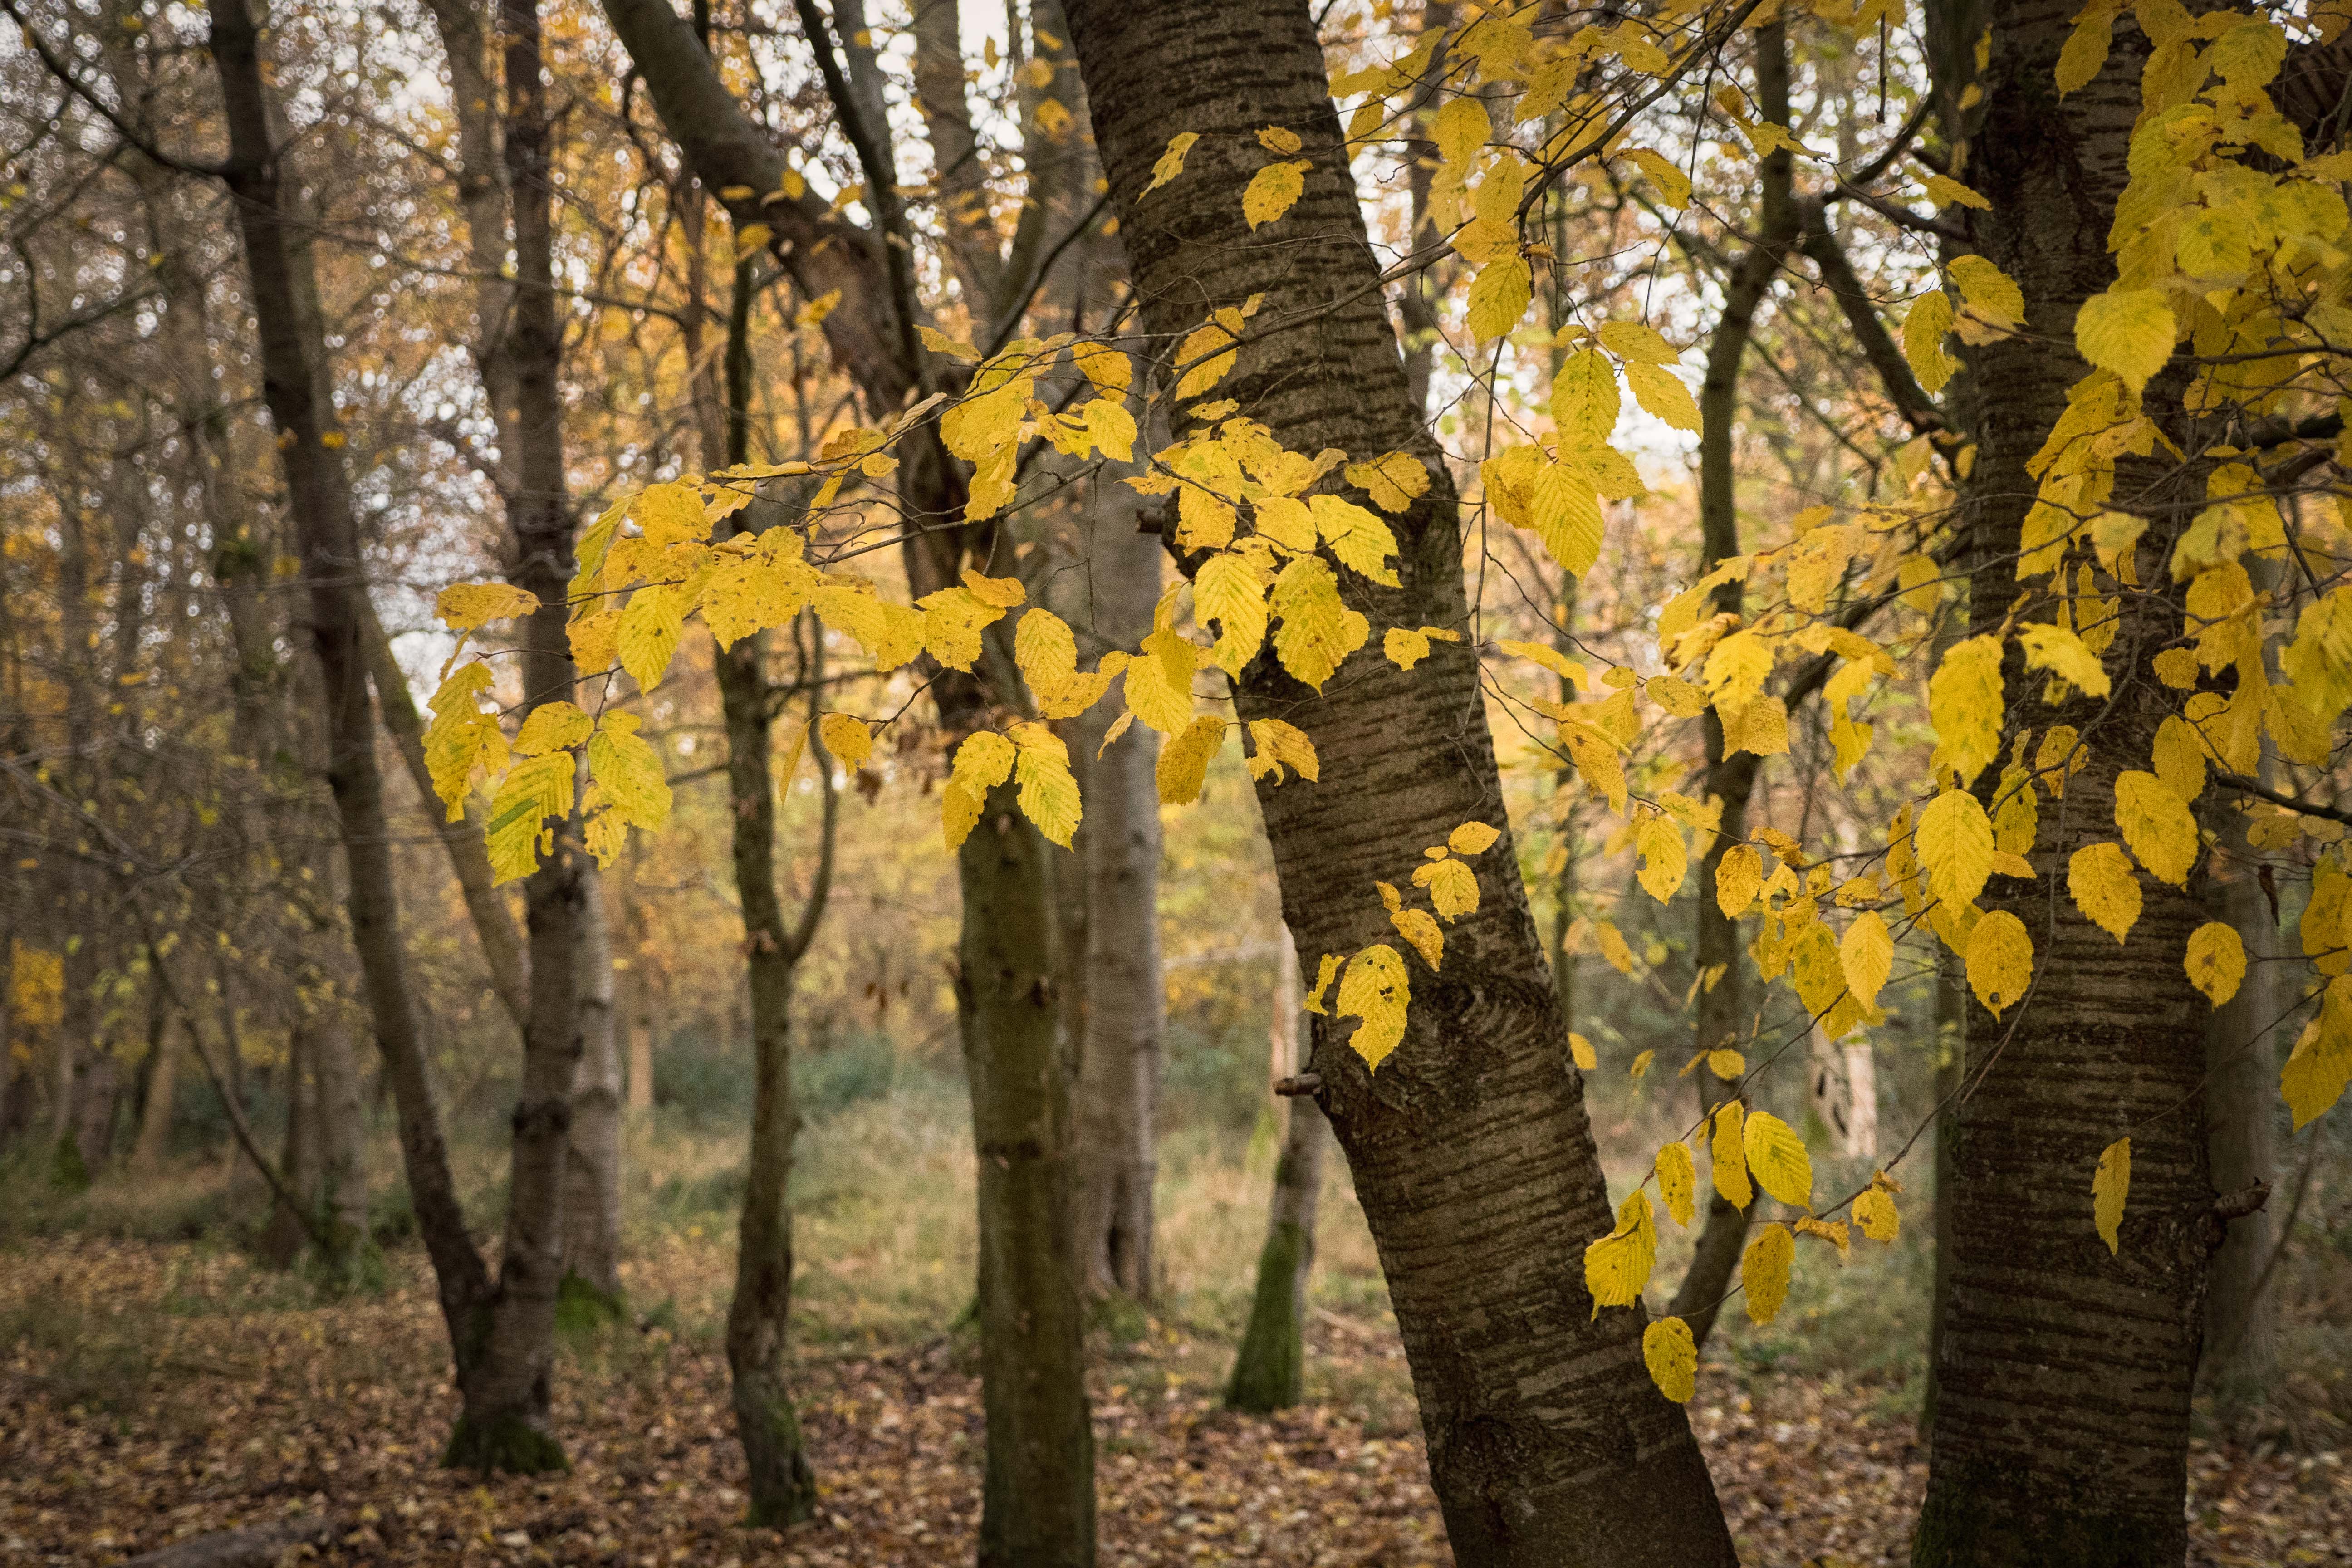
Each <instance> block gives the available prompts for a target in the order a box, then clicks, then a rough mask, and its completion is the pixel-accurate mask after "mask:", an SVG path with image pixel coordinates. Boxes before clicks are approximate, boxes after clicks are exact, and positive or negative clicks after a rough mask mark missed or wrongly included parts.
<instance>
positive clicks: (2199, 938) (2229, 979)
mask: <svg viewBox="0 0 2352 1568" xmlns="http://www.w3.org/2000/svg"><path fill="white" fill-rule="evenodd" d="M2183 963H2185V965H2186V966H2187V968H2188V970H2189V984H2191V985H2194V986H2195V987H2197V989H2198V990H2200V991H2202V992H2203V993H2205V994H2206V996H2207V998H2208V999H2210V1001H2211V1002H2212V1004H2213V1005H2214V1006H2216V1007H2219V1006H2221V1004H2223V1003H2224V1002H2227V1001H2228V1000H2229V999H2230V998H2231V997H2232V996H2235V995H2236V994H2238V985H2239V983H2240V982H2242V981H2243V980H2244V979H2245V977H2246V944H2245V943H2244V942H2243V941H2242V940H2241V939H2240V938H2239V936H2238V933H2237V931H2236V930H2235V929H2234V928H2232V927H2231V926H2227V925H2224V924H2222V923H2221V921H2206V922H2205V923H2204V924H2203V925H2201V926H2199V927H2198V928H2197V929H2196V931H2193V932H2191V933H2190V934H2189V952H2188V954H2187V956H2186V958H2185V959H2184V960H2183Z"/></svg>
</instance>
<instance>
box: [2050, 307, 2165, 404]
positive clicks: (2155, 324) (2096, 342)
mask: <svg viewBox="0 0 2352 1568" xmlns="http://www.w3.org/2000/svg"><path fill="white" fill-rule="evenodd" d="M2174 335H2175V327H2174V322H2173V318H2172V308H2171V307H2170V306H2169V305H2168V304H2166V303H2165V300H2164V291H2163V290H2162V289H2108V290H2107V291H2106V292H2105V293H2104V294H2094V295H2092V296H2091V297H2090V298H2089V299H2087V300H2084V301H2083V307H2082V309H2081V310H2079V311H2078V312H2076V314H2075V317H2074V348H2075V350H2076V352H2077V353H2081V354H2082V356H2083V357H2084V359H2086V360H2088V361H2090V362H2091V363H2092V364H2094V365H2095V366H2097V367H2098V368H2099V369H2101V370H2107V371H2113V372H2114V373H2115V374H2116V376H2117V377H2119V378H2120V379H2121V380H2122V381H2123V384H2125V385H2126V386H2127V387H2129V388H2131V390H2132V391H2133V392H2134V393H2135V394H2137V392H2138V391H2139V389H2140V388H2141V387H2143V386H2146V385H2147V381H2148V377H2150V376H2152V375H2154V374H2156V373H2157V372H2158V371H2159V370H2161V369H2163V368H2164V362H2165V361H2167V360H2168V359H2170V358H2171V357H2172V342H2173V338H2174Z"/></svg>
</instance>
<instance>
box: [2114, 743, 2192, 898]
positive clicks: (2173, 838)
mask: <svg viewBox="0 0 2352 1568" xmlns="http://www.w3.org/2000/svg"><path fill="white" fill-rule="evenodd" d="M2116 826H2117V827H2120V828H2122V829H2123V834H2124V842H2125V843H2126V844H2128V845H2129V846H2131V852H2132V853H2133V855H2135V856H2137V858H2138V859H2139V863H2140V864H2141V865H2143V866H2145V867H2147V869H2148V874H2149V875H2150V876H2152V877H2154V878H2156V879H2158V881H2162V882H2170V883H2172V884H2173V885H2174V886H2175V887H2179V886H2180V885H2182V884H2183V883H2185V882H2187V881H2188V879H2189V871H2190V870H2191V869H2192V868H2195V866H2196V864H2197V854H2198V851H2199V850H2200V848H2202V847H2203V846H2202V845H2201V844H2200V841H2199V839H2198V837H2197V818H2196V817H2195V816H2192V815H2191V814H2190V813H2189V805H2188V803H2187V802H2186V801H2183V800H2182V799H2181V798H2180V797H2179V795H2176V794H2174V793H2173V792H2172V791H2171V790H2168V789H2167V788H2166V787H2165V785H2164V781H2163V780H2162V779H2160V778H2158V777H2157V776H2156V775H2155V774H2154V773H2141V772H2139V771H2137V770H2134V771H2132V772H2129V773H2122V774H2119V775H2117V777H2116Z"/></svg>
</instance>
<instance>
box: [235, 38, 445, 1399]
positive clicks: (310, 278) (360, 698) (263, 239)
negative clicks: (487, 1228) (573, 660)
mask: <svg viewBox="0 0 2352 1568" xmlns="http://www.w3.org/2000/svg"><path fill="white" fill-rule="evenodd" d="M212 18H213V26H212V36H211V39H210V48H211V53H212V56H213V60H214V64H215V68H216V69H217V71H218V73H219V77H220V82H221V89H222V102H223V109H224V111H225V112H224V119H225V121H226V128H227V132H228V142H229V151H228V159H227V163H226V168H225V170H224V172H223V174H222V182H223V184H226V186H227V187H228V191H229V194H230V195H231V197H232V198H233V199H234V202H235V205H236V218H237V226H238V229H239V234H240V237H241V239H242V242H243V247H244V251H245V258H246V268H247V277H248V281H249V283H250V286H251V292H250V295H249V299H250V300H251V302H252V307H253V312H254V321H255V325H256V327H257V337H258V341H259V348H260V354H261V365H262V391H263V397H264V401H265V402H266V404H267V405H268V409H269V415H270V419H271V421H272V423H274V424H275V425H276V426H277V427H278V442H277V446H278V461H279V464H280V466H281V468H283V470H284V473H285V478H286V491H287V501H288V510H289V512H290V513H291V514H292V516H293V518H294V520H295V524H296V533H297V537H298V539H299V546H300V552H301V558H302V563H303V576H304V578H305V587H306V589H307V591H308V594H309V598H310V605H309V608H310V638H311V646H312V649H313V651H314V653H315V654H316V656H317V658H318V662H319V670H320V679H321V685H322V687H323V689H324V696H325V703H324V706H325V708H326V732H327V737H328V765H327V778H328V783H329V784H330V786H331V790H332V792H333V795H334V799H335V808H336V812H337V816H338V817H339V820H340V822H341V837H342V841H343V849H344V855H345V857H346V859H347V861H348V863H349V870H348V875H347V877H346V879H345V889H346V896H347V900H348V905H349V910H350V915H351V924H352V944H353V946H354V947H355V948H356V949H357V950H358V953H359V959H360V967H361V972H362V978H363V980H364V982H365V991H366V995H367V1001H368V1007H369V1012H370V1014H371V1016H372V1018H373V1023H374V1027H375V1037H376V1044H377V1047H378V1048H379V1049H380V1050H381V1051H382V1052H383V1061H384V1071H385V1075H386V1076H387V1077H388V1078H389V1079H390V1080H391V1082H392V1087H393V1093H394V1098H395V1100H397V1102H398V1106H399V1119H400V1140H401V1148H402V1152H403V1154H404V1157H405V1161H406V1164H407V1171H408V1186H409V1193H410V1197H411V1200H412V1202H413V1203H414V1205H415V1210H416V1216H417V1224H418V1228H419V1229H420V1231H421V1232H422V1233H423V1235H424V1237H425V1247H426V1250H427V1251H428V1252H429V1253H430V1254H431V1257H432V1259H433V1268H434V1273H435V1275H436V1279H437V1280H438V1282H439V1288H440V1300H441V1310H442V1316H443V1318H444V1320H445V1321H446V1323H447V1325H448V1328H449V1334H450V1344H451V1348H452V1350H453V1352H455V1354H456V1357H457V1363H458V1367H459V1372H460V1374H461V1377H462V1375H463V1374H464V1373H465V1372H466V1371H467V1368H468V1366H469V1365H470V1363H472V1362H473V1361H474V1359H475V1358H476V1357H477V1356H478V1354H479V1353H480V1352H481V1348H482V1347H481V1345H480V1342H479V1339H478V1334H477V1332H476V1330H475V1326H474V1322H473V1318H474V1313H475V1310H476V1308H477V1307H478V1305H479V1304H480V1303H481V1302H482V1300H484V1298H485V1297H486V1296H487V1295H488V1289H489V1281H488V1271H487V1270H486V1269H485V1268H484V1267H483V1265H482V1259H481V1255H480V1254H478V1252H476V1251H475V1250H474V1244H473V1240H472V1238H471V1237H469V1236H468V1235H467V1231H466V1216H465V1212H464V1210H463V1209H462V1208H461V1207H460V1206H459V1204H458V1202H457V1187H456V1184H455V1182H454V1181H453V1180H452V1179H451V1176H450V1172H449V1161H448V1151H447V1147H446V1143H445V1142H444V1141H443V1138H442V1133H441V1124H440V1118H439V1115H438V1113H437V1112H436V1110H435V1108H434V1104H433V1093H432V1085H431V1080H430V1079H429V1077H428V1076H427V1069H426V1067H425V1051H424V1044H423V1038H422V1034H421V1031H420V1029H419V1026H418V1018H417V1012H416V1004H415V996H414V994H413V993H412V992H411V990H410V988H409V984H408V978H407V973H406V969H407V960H406V956H405V954H404V952H403V951H402V948H401V943H400V926H399V909H398V899H397V893H396V890H395V884H394V879H393V869H392V833H391V831H390V825H389V823H388V822H387V821H386V818H385V814H384V806H383V778H382V777H381V775H380V774H379V773H377V771H376V764H375V723H374V719H373V715H372V714H371V713H370V712H369V707H368V686H367V664H366V656H365V650H364V648H363V647H362V638H361V631H362V624H363V619H364V617H363V615H362V610H361V606H360V605H359V602H358V596H359V595H360V594H361V592H362V583H363V581H364V576H363V563H362V555H361V550H360V538H359V527H358V521H357V517H356V514H355V511H354V509H353V506H352V491H351V481H350V476H349V475H348V473H347V472H346V471H345V469H344V468H343V463H342V458H341V453H340V443H338V444H337V445H335V446H330V445H329V444H328V443H327V441H326V440H325V439H324V438H325V437H327V436H329V435H330V434H331V433H332V432H333V415H334V400H333V395H332V392H331V386H330V384H329V378H328V374H327V368H326V352H325V341H324V336H323V331H322V329H321V327H320V321H319V314H318V310H317V300H318V289H317V280H316V278H315V276H314V275H313V273H312V271H311V267H310V250H309V240H308V237H307V234H306V233H305V231H303V230H302V229H301V228H300V227H299V226H297V225H295V224H293V223H292V222H290V221H289V215H288V212H287V210H286V205H285V203H286V194H285V192H284V191H283V189H282V188H281V185H280V179H281V176H282V175H283V174H284V173H285V165H284V164H283V163H281V161H280V159H279V157H278V148H277V147H275V146H274V145H273V144H272V137H271V133H270V107H269V100H268V90H267V89H266V88H265V87H264V86H263V75H264V71H263V66H262V61H261V55H260V35H259V31H258V29H257V27H256V26H255V23H254V18H253V14H252V11H251V9H250V7H249V5H248V0H215V3H214V5H213V6H212Z"/></svg>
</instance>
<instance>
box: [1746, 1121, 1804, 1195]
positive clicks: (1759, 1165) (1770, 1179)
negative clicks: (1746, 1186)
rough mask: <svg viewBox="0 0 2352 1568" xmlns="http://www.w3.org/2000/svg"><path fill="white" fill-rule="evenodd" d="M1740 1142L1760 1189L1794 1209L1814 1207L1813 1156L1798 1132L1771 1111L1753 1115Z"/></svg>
mask: <svg viewBox="0 0 2352 1568" xmlns="http://www.w3.org/2000/svg"><path fill="white" fill-rule="evenodd" d="M1739 1141H1740V1147H1741V1148H1742V1149H1743V1150H1744V1151H1745V1152H1746V1153H1747V1155H1748V1173H1749V1174H1750V1175H1752V1176H1754V1177H1755V1178H1756V1184H1757V1185H1758V1186H1759V1187H1761V1188H1763V1189H1764V1190H1765V1191H1766V1192H1768V1193H1769V1194H1772V1195H1773V1196H1774V1197H1776V1198H1778V1199H1780V1201H1781V1202H1782V1203H1784V1204H1787V1205H1790V1207H1792V1208H1803V1207H1806V1206H1808V1205H1811V1203H1812V1201H1813V1161H1812V1156H1811V1155H1810V1154H1808V1153H1806V1152H1805V1141H1804V1140H1803V1139H1802V1138H1800V1137H1798V1136H1797V1130H1796V1129H1795V1128H1793V1127H1791V1126H1790V1125H1789V1124H1788V1123H1787V1122H1785V1121H1781V1120H1780V1118H1779V1117H1777V1116H1774V1115H1772V1114H1770V1113H1769V1112H1768V1111H1762V1110H1756V1111H1750V1112H1749V1113H1748V1119H1747V1122H1746V1124H1745V1125H1744V1126H1743V1127H1742V1128H1741V1129H1740V1134H1739Z"/></svg>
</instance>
